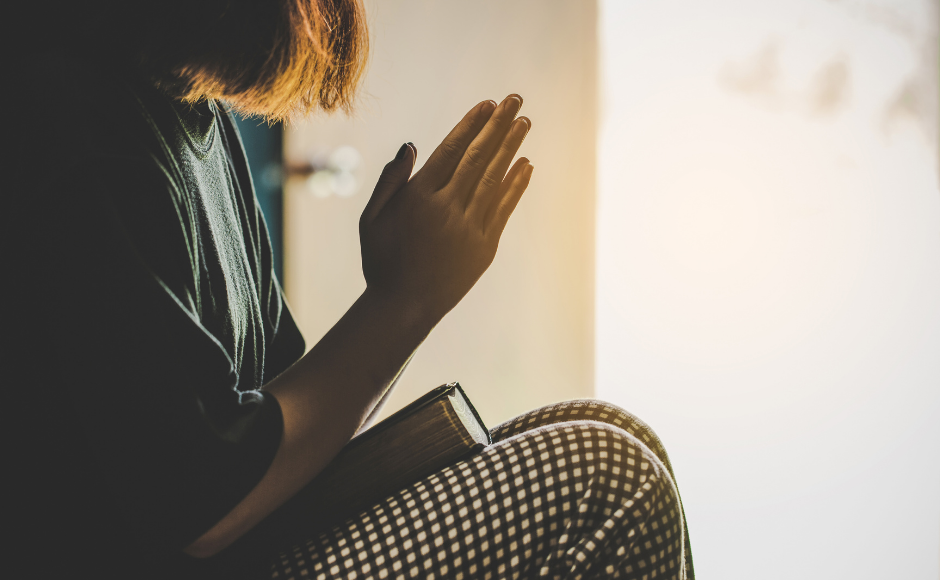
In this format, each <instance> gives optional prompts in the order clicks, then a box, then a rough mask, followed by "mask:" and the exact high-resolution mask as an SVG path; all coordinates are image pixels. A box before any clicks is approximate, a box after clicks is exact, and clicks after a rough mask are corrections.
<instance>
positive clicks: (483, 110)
mask: <svg viewBox="0 0 940 580" xmlns="http://www.w3.org/2000/svg"><path fill="white" fill-rule="evenodd" d="M495 108H496V102H495V101H492V100H486V101H483V102H482V103H480V114H481V115H489V114H490V113H492V112H493V109H495Z"/></svg>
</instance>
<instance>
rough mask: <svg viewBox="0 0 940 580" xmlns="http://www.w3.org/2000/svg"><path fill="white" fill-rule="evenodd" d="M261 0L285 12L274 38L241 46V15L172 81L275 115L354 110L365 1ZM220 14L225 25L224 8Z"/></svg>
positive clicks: (202, 95)
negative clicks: (216, 40)
mask: <svg viewBox="0 0 940 580" xmlns="http://www.w3.org/2000/svg"><path fill="white" fill-rule="evenodd" d="M260 2H270V3H271V4H273V5H277V6H278V7H279V12H280V13H279V14H277V15H276V21H275V22H274V26H271V27H269V28H268V30H267V31H266V32H267V33H268V37H267V38H264V37H262V38H257V39H255V42H254V43H251V42H249V43H248V44H249V46H250V47H252V48H253V49H254V50H244V49H239V47H238V46H237V45H238V44H245V43H246V39H245V38H244V37H241V38H239V37H237V33H238V31H240V30H242V29H243V24H242V23H237V22H236V23H235V26H233V27H232V29H231V30H228V31H226V30H220V34H219V37H220V40H221V41H222V42H221V43H220V44H219V45H218V46H215V47H212V46H209V47H208V50H206V51H203V52H202V53H198V52H197V53H195V54H193V55H192V56H191V58H188V59H186V58H184V59H183V61H182V62H180V63H179V64H178V65H177V66H176V67H174V69H173V70H171V71H168V72H170V73H171V75H172V76H173V77H175V78H173V79H172V85H171V86H176V87H178V88H180V89H182V91H181V92H182V94H181V95H180V96H181V97H182V98H183V99H184V100H187V101H198V100H202V99H206V98H209V99H221V100H224V101H226V102H227V103H229V104H230V105H231V106H232V107H233V108H234V109H235V110H237V111H240V112H243V113H246V114H249V115H256V116H260V117H263V118H265V119H268V120H281V119H288V118H291V117H297V116H302V115H306V114H308V113H310V112H312V111H314V110H317V109H320V110H323V111H327V112H331V111H335V110H337V109H340V110H344V111H346V112H349V110H350V108H351V106H352V103H353V101H354V98H355V94H356V90H357V88H358V85H359V81H360V79H361V77H362V74H363V71H364V69H365V62H366V59H367V55H368V48H369V41H368V31H367V27H366V22H365V11H364V9H363V7H362V4H361V1H360V0H279V1H272V0H260ZM249 13H253V11H249ZM272 16H273V15H272ZM249 17H250V15H249ZM220 22H222V23H223V26H224V16H223V17H222V18H220ZM245 24H250V22H246V23H245ZM232 33H235V35H233V34H232ZM249 38H250V37H249ZM259 40H260V41H262V42H260V43H258V41H259Z"/></svg>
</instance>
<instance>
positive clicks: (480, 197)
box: [467, 117, 532, 218]
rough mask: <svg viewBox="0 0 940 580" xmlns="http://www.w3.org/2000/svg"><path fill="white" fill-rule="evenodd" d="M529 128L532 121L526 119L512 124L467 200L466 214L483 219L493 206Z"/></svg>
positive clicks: (519, 119)
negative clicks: (510, 164) (472, 214)
mask: <svg viewBox="0 0 940 580" xmlns="http://www.w3.org/2000/svg"><path fill="white" fill-rule="evenodd" d="M531 127H532V121H530V120H529V119H528V118H526V117H519V118H518V119H516V120H515V121H513V122H512V124H511V125H510V128H509V134H508V135H507V136H506V138H505V139H503V141H502V143H500V144H499V148H498V149H497V151H496V155H494V156H493V158H492V159H491V160H490V163H489V165H488V166H487V167H486V169H485V171H484V172H483V177H481V178H480V180H479V181H478V182H477V184H476V187H475V188H474V190H473V192H472V193H471V194H470V197H469V198H468V200H467V204H468V205H467V211H468V212H472V213H476V214H478V215H479V216H480V218H483V217H484V215H485V214H486V213H487V211H488V210H489V208H490V207H491V206H492V205H493V199H494V198H495V197H496V196H497V195H498V194H499V193H500V186H501V185H502V183H503V178H504V177H506V170H507V169H509V163H510V162H511V161H512V158H513V157H515V155H516V152H517V151H518V150H519V146H520V145H522V141H523V140H524V139H525V137H526V135H527V134H528V132H529V129H530V128H531Z"/></svg>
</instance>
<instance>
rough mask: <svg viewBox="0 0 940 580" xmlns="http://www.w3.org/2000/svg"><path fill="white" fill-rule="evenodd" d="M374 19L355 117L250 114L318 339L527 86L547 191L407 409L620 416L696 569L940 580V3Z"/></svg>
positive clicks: (500, 4) (300, 304) (274, 214)
mask: <svg viewBox="0 0 940 580" xmlns="http://www.w3.org/2000/svg"><path fill="white" fill-rule="evenodd" d="M366 4H367V8H368V14H369V18H370V26H371V30H372V42H373V45H372V50H373V52H372V58H371V63H370V67H369V71H368V75H367V78H366V81H365V85H364V92H363V99H362V101H361V104H360V106H359V108H358V109H357V111H356V112H355V114H354V116H353V117H351V118H345V117H342V116H338V117H333V118H325V117H320V118H311V119H308V120H306V121H304V122H301V123H298V124H296V125H294V126H290V127H279V126H275V127H266V126H263V125H259V124H258V123H257V122H256V121H243V122H242V123H241V129H242V133H243V137H244V138H245V142H246V150H247V151H248V154H249V156H250V159H251V162H252V166H253V171H254V174H253V178H254V181H255V185H256V189H257V192H258V197H259V200H260V201H261V203H262V205H263V207H264V209H265V212H266V215H267V219H268V222H269V226H270V227H271V230H272V238H274V242H275V248H276V250H277V251H278V253H279V255H280V256H281V257H280V258H279V259H280V260H281V263H282V264H283V266H282V269H280V268H281V266H279V275H280V276H281V280H282V282H283V284H284V286H285V289H286V292H287V295H288V300H289V302H290V304H291V307H292V310H293V312H294V314H295V316H296V317H297V319H298V322H299V323H300V326H301V329H302V330H303V331H304V334H305V336H306V338H307V342H308V346H312V345H313V344H315V343H316V341H317V340H318V339H319V338H320V337H321V336H322V335H323V334H324V333H325V332H326V331H327V330H328V329H329V328H330V326H331V325H332V324H333V323H335V322H336V320H338V319H339V317H340V316H341V315H342V313H343V312H345V310H346V309H347V308H348V307H349V305H351V304H352V302H353V301H354V300H355V298H356V297H357V296H358V294H359V293H360V292H361V291H362V289H363V288H364V282H363V280H362V274H361V269H360V262H359V247H358V238H357V230H356V226H357V220H358V217H359V213H360V212H361V210H362V208H363V207H364V206H365V203H366V201H367V200H368V197H369V195H370V194H371V191H372V187H373V186H374V184H375V181H376V179H377V177H378V175H379V173H380V172H381V169H382V167H383V165H384V164H385V163H386V162H388V161H389V160H390V159H391V158H392V157H393V156H394V155H395V152H396V151H397V150H398V147H400V145H401V144H402V143H403V142H406V141H413V142H414V143H415V144H416V146H417V148H418V153H419V154H418V166H420V165H421V164H422V163H423V162H424V161H425V160H426V159H427V156H428V155H429V154H430V152H431V151H432V150H433V149H434V148H435V147H436V146H437V144H438V143H439V142H440V141H441V139H442V138H443V137H444V136H445V135H446V134H447V132H448V131H449V130H450V128H451V127H452V126H453V125H454V124H455V123H456V122H457V121H458V120H459V119H460V118H461V116H462V115H463V114H464V113H465V112H466V111H467V110H468V109H469V108H470V107H472V106H473V105H474V104H476V103H478V102H479V101H481V100H483V99H486V98H492V99H495V100H497V101H498V100H500V99H502V98H503V97H504V96H506V95H507V94H509V93H511V92H518V93H520V94H521V95H522V96H523V97H524V98H525V103H524V106H523V111H522V113H523V114H525V115H527V116H529V117H530V118H531V119H532V120H533V129H532V131H531V133H530V134H529V136H528V138H527V140H526V142H525V143H524V144H523V147H522V150H521V151H520V155H525V156H527V157H529V158H530V159H531V160H532V162H533V164H534V165H535V168H536V169H535V173H534V176H533V179H532V183H531V185H530V187H529V191H528V192H527V194H526V196H525V197H524V198H523V200H522V202H521V203H520V205H519V208H518V209H517V211H516V214H515V215H514V216H513V218H512V219H511V220H510V223H509V226H508V228H507V231H506V233H505V235H504V237H503V239H502V242H501V245H500V250H499V254H498V256H497V259H496V261H495V263H494V264H493V266H492V267H491V268H490V270H489V271H488V272H487V274H486V275H485V276H484V277H483V279H481V281H480V282H479V283H478V284H477V286H476V287H474V289H473V290H472V291H471V292H470V294H469V295H468V296H467V297H466V298H465V299H464V301H463V302H462V303H461V304H460V305H459V306H458V307H457V308H456V309H455V310H454V311H453V312H452V313H451V314H449V315H448V316H447V318H446V319H445V320H444V321H443V322H442V323H441V324H440V325H439V327H438V328H437V329H436V330H435V331H434V333H433V334H432V335H431V337H430V338H429V339H428V340H427V342H426V343H425V344H424V345H423V346H422V348H421V350H420V351H419V352H418V354H417V356H416V357H415V360H414V361H413V362H412V364H411V366H410V368H409V369H408V371H407V372H406V373H405V375H404V377H403V379H402V382H401V384H400V386H399V387H398V390H397V391H396V392H395V394H394V395H393V397H392V399H391V401H390V403H389V405H388V406H387V407H386V409H385V413H384V414H386V415H387V414H388V413H389V412H392V411H394V410H396V409H398V408H400V407H401V406H403V405H405V404H407V403H408V402H410V401H411V400H412V399H414V398H416V397H418V396H419V395H421V394H423V393H424V392H426V391H427V390H429V389H430V388H432V387H434V386H437V385H439V384H441V383H444V382H448V381H453V380H457V381H460V382H461V384H462V385H464V386H465V388H466V389H467V391H468V394H469V396H470V397H471V398H472V400H473V402H474V403H475V405H476V406H477V408H478V410H479V411H480V413H481V415H482V417H483V419H484V421H485V422H486V423H487V424H488V425H490V426H494V425H496V424H498V423H500V422H502V421H504V420H507V419H509V418H511V417H512V416H513V415H515V414H518V413H521V412H523V411H525V410H527V409H530V408H533V407H536V406H539V405H542V404H546V403H550V402H554V401H558V400H563V399H570V398H577V397H592V396H597V397H600V398H604V399H607V400H609V401H612V402H614V403H616V404H618V405H620V406H622V407H624V408H626V409H628V410H630V411H632V412H634V413H636V414H637V415H639V416H640V417H641V418H643V419H644V420H646V421H647V422H649V423H650V424H651V425H652V426H653V428H654V429H656V431H657V432H658V434H659V435H660V436H661V438H662V439H663V440H664V442H665V443H666V446H667V448H668V449H669V452H670V455H671V458H672V461H673V463H674V465H675V467H676V475H677V478H678V483H679V486H680V490H681V491H682V495H683V500H684V502H685V506H686V514H687V516H688V518H689V529H690V534H691V538H692V546H693V554H694V557H695V564H696V569H697V571H698V573H699V577H700V578H721V579H723V580H731V579H734V580H737V579H742V580H743V579H745V578H746V579H752V578H762V579H763V578H768V579H776V578H781V579H782V578H787V579H790V578H812V579H817V578H818V579H824V578H825V579H830V578H864V579H882V578H905V579H925V580H926V579H929V580H937V579H938V578H940V191H938V147H937V142H938V52H940V50H938V36H937V33H938V27H940V2H938V1H937V0H865V1H862V0H859V1H853V0H785V1H784V0H747V1H745V0H711V1H710V2H707V3H704V2H695V1H694V0H659V1H657V2H650V1H640V0H596V1H595V0H580V1H578V2H569V1H564V0H540V1H537V0H529V1H518V0H513V1H511V2H506V1H500V0H486V1H483V0H478V1H477V2H473V3H468V2H460V3H457V2H435V1H432V0H407V1H405V0H382V1H381V2H379V1H378V0H373V1H368V2H366Z"/></svg>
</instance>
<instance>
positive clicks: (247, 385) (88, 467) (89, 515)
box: [5, 56, 304, 576]
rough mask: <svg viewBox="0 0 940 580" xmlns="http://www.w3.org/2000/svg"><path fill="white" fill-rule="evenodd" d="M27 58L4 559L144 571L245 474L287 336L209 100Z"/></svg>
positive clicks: (268, 451) (268, 431) (273, 435)
mask: <svg viewBox="0 0 940 580" xmlns="http://www.w3.org/2000/svg"><path fill="white" fill-rule="evenodd" d="M30 70H31V72H32V73H33V77H32V79H31V82H30V83H27V86H28V87H30V89H31V91H30V92H31V93H33V94H31V95H30V98H29V99H28V107H27V108H26V111H23V115H24V118H27V119H29V123H28V124H24V126H23V127H22V128H21V129H20V130H19V131H17V132H18V133H22V134H20V135H17V134H16V133H17V132H15V133H14V136H15V139H14V141H16V142H19V143H21V144H23V146H22V147H21V148H20V150H19V151H20V152H21V158H20V156H17V157H15V158H14V159H16V160H17V163H16V164H15V166H16V167H18V168H19V170H20V171H21V172H22V173H21V174H20V175H21V176H22V177H23V178H24V179H22V180H19V179H15V180H14V182H17V183H19V187H18V188H17V196H16V199H15V201H14V204H13V205H14V207H15V208H16V209H15V211H14V212H12V215H15V216H16V219H15V225H14V227H13V228H12V229H11V230H9V231H8V233H13V234H14V235H13V236H12V240H14V241H16V242H18V243H17V244H16V247H15V250H14V249H13V248H11V247H10V245H7V247H6V250H5V253H11V256H10V258H11V262H8V263H12V264H13V272H12V274H13V276H12V277H11V279H12V280H15V281H16V283H15V284H14V286H15V289H14V291H15V292H16V293H17V294H18V296H17V300H16V306H17V315H15V316H14V317H13V325H12V330H13V335H14V336H17V337H21V340H19V341H18V344H17V345H16V348H15V350H14V352H13V353H8V354H13V355H14V356H12V357H11V359H12V360H13V361H15V362H14V364H15V368H17V369H19V371H20V372H22V373H23V376H22V378H21V380H14V381H11V384H14V385H18V388H17V389H16V397H17V398H23V399H24V400H23V404H22V405H17V407H16V409H17V411H16V417H15V421H14V424H16V426H17V427H16V430H17V431H18V432H21V433H23V432H27V433H29V432H31V433H33V436H32V437H31V439H30V441H31V443H30V444H29V445H28V447H25V448H21V449H20V450H19V451H20V453H18V454H16V456H15V457H16V458H17V459H16V461H15V462H14V467H15V469H14V470H13V472H14V473H17V474H18V476H17V478H18V479H19V483H20V485H18V486H17V487H18V488H19V493H18V494H17V497H18V503H19V504H20V507H21V508H22V512H21V513H22V514H23V516H24V517H23V519H22V520H20V521H18V522H17V525H16V527H17V528H20V529H22V530H23V533H22V534H21V535H20V537H21V540H22V542H23V550H21V551H20V553H21V554H22V555H23V556H24V561H23V566H24V567H25V568H24V569H25V570H27V571H28V570H29V569H31V568H32V567H33V566H37V564H38V568H36V569H34V571H35V572H38V573H39V575H40V576H45V575H47V573H48V572H50V567H55V566H57V565H61V566H65V567H68V568H71V567H74V566H75V565H76V564H78V563H79V562H86V563H87V564H88V565H89V566H93V567H94V568H98V567H105V568H106V567H108V566H111V565H115V566H118V568H119V569H123V570H124V573H126V571H127V567H126V566H127V565H128V564H131V563H136V564H137V566H134V568H135V569H148V568H149V567H148V566H142V567H141V566H140V565H141V564H142V562H143V561H145V560H144V559H147V558H149V557H154V558H156V559H158V560H163V559H165V558H166V556H167V554H181V550H182V549H183V548H184V547H185V546H187V545H189V544H190V543H191V542H192V541H193V540H194V539H195V538H196V537H198V536H199V535H200V534H201V533H202V532H204V531H205V529H206V528H208V527H210V526H211V525H212V524H213V523H214V522H216V521H218V520H219V519H220V518H221V517H222V516H224V515H225V514H226V513H228V511H229V510H231V508H232V507H233V506H234V505H235V504H236V503H237V502H238V501H239V500H240V499H241V498H242V497H244V495H246V494H247V493H248V491H250V490H251V488H252V487H253V486H254V485H255V484H256V483H257V481H258V480H259V479H260V478H261V477H262V475H263V474H264V471H265V470H266V469H267V467H268V464H269V463H270V461H271V459H272V457H273V455H274V452H275V451H276V449H277V445H278V443H279V441H280V436H281V428H282V427H281V415H280V409H279V406H278V404H277V401H276V400H275V399H274V398H273V397H271V396H270V395H267V394H263V393H261V392H260V391H259V390H258V389H259V388H260V387H261V386H262V385H263V384H264V382H266V381H268V380H270V379H271V378H273V377H274V376H275V375H277V374H279V373H280V372H281V371H283V370H284V369H285V368H287V367H288V366H289V365H290V364H292V363H293V362H294V361H295V360H296V359H297V358H299V357H300V355H301V354H303V350H304V343H303V339H302V337H301V335H300V333H299V331H298V330H297V327H296V325H295V324H294V322H293V320H292V319H291V317H290V314H289V312H288V310H287V308H286V306H285V304H284V302H283V300H282V296H281V292H280V289H279V287H278V285H277V282H276V279H275V278H274V275H273V271H272V262H271V251H270V246H269V241H268V238H267V232H266V230H265V227H264V223H263V220H262V218H261V215H260V211H259V210H258V207H257V205H256V203H255V200H254V194H253V191H252V189H251V181H250V178H249V175H248V169H247V165H246V163H245V159H244V155H243V152H242V149H241V145H240V143H239V142H238V137H237V132H236V130H235V129H234V126H233V124H232V122H231V119H230V118H229V117H228V114H227V113H225V112H224V111H222V110H220V109H219V108H218V106H217V105H216V104H215V103H213V102H211V101H209V102H203V103H201V104H200V105H197V106H192V107H191V106H189V105H185V104H183V103H178V102H174V101H173V100H172V99H170V98H168V97H167V96H165V95H164V94H163V93H161V92H159V91H157V90H156V89H154V88H152V87H149V86H148V85H147V84H146V83H144V82H140V81H139V80H137V79H135V78H133V77H127V78H120V77H118V76H116V75H113V76H112V75H109V74H108V73H107V72H105V71H103V70H101V69H100V68H99V67H96V66H94V65H92V64H91V63H89V62H87V61H83V60H81V59H63V58H62V57H61V56H60V57H57V58H55V59H45V60H37V62H36V63H35V66H33V67H31V69H30ZM62 86H69V87H70V91H69V94H71V95H74V98H73V99H70V101H71V102H63V99H62V98H61V97H60V96H59V94H61V87H62ZM50 161H51V162H50ZM11 251H12V252H11ZM65 482H67V483H65ZM135 523H140V524H144V523H145V524H146V525H141V526H135ZM73 526H74V527H73ZM70 527H72V529H69V528H70ZM116 530H121V532H120V533H115V531H116ZM128 539H130V540H131V541H130V542H128V541H127V540H128ZM135 539H136V540H143V541H142V542H138V541H134V540H135ZM138 544H142V545H147V546H149V547H151V548H152V549H153V550H154V552H153V554H150V555H143V554H136V553H135V552H137V550H135V549H134V548H133V546H134V545H138ZM119 546H121V547H120V548H119ZM30 553H32V554H33V555H32V556H31V557H25V556H26V555H27V554H30ZM115 554H117V555H118V556H117V558H115V557H114V556H115ZM124 558H129V561H127V562H123V561H122V560H124ZM179 559H180V561H181V562H182V561H184V560H186V559H189V558H184V557H182V556H180V558H179ZM39 563H41V564H39ZM79 568H82V569H84V568H85V566H79ZM102 571H103V570H102ZM27 575H28V574H27ZM103 576H108V574H103Z"/></svg>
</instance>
